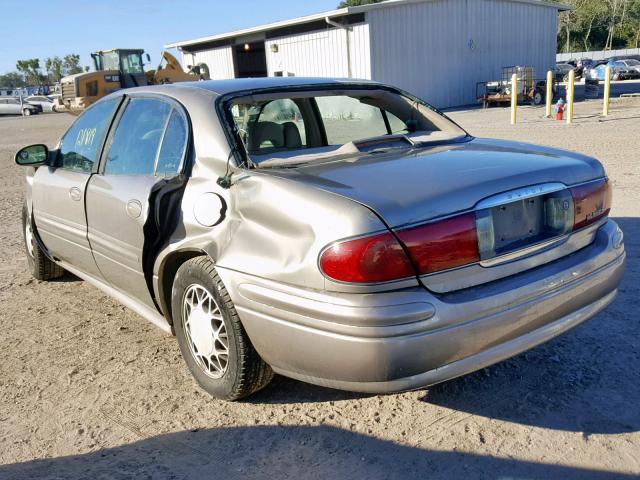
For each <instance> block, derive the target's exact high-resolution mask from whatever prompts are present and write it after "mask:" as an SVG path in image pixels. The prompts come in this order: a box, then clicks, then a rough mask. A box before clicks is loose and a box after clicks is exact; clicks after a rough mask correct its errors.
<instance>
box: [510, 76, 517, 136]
mask: <svg viewBox="0 0 640 480" xmlns="http://www.w3.org/2000/svg"><path fill="white" fill-rule="evenodd" d="M517 109H518V76H517V75H516V74H515V73H514V74H513V75H511V125H515V124H516V120H517V115H516V112H517Z"/></svg>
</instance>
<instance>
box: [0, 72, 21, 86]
mask: <svg viewBox="0 0 640 480" xmlns="http://www.w3.org/2000/svg"><path fill="white" fill-rule="evenodd" d="M24 86H26V83H25V81H24V77H23V76H22V75H20V74H19V73H18V72H9V73H6V74H5V75H0V87H6V88H19V87H24Z"/></svg>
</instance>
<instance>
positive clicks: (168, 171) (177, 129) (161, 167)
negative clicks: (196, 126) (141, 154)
mask: <svg viewBox="0 0 640 480" xmlns="http://www.w3.org/2000/svg"><path fill="white" fill-rule="evenodd" d="M186 146H187V122H186V121H185V119H184V117H183V116H182V115H180V114H179V113H178V112H177V111H176V110H173V112H171V117H170V118H169V123H168V124H167V129H166V131H165V133H164V137H163V138H162V146H161V147H160V154H159V155H158V164H157V166H156V172H155V173H156V175H160V176H171V175H175V174H176V173H178V172H179V171H180V166H181V165H182V158H183V157H184V153H185V149H186Z"/></svg>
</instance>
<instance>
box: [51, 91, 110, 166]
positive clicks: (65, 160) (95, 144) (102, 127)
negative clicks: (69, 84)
mask: <svg viewBox="0 0 640 480" xmlns="http://www.w3.org/2000/svg"><path fill="white" fill-rule="evenodd" d="M119 103H120V98H114V99H112V100H106V101H104V102H100V103H98V104H96V105H94V106H92V107H91V108H89V109H88V110H87V111H86V112H84V113H83V114H82V115H81V116H80V117H79V118H78V119H77V120H76V121H75V123H74V124H73V125H72V126H71V128H70V129H69V130H68V131H67V133H65V135H64V137H62V141H61V146H60V156H59V157H58V158H59V160H58V161H59V164H58V165H59V166H60V167H61V168H64V169H66V170H72V171H75V172H84V173H90V172H91V170H92V169H93V165H94V163H95V162H96V161H97V157H98V155H99V153H100V152H99V151H98V149H99V148H100V145H101V144H102V138H103V137H104V134H105V131H106V129H107V127H108V126H109V122H110V121H111V117H112V116H113V113H114V112H115V110H116V108H117V107H118V104H119Z"/></svg>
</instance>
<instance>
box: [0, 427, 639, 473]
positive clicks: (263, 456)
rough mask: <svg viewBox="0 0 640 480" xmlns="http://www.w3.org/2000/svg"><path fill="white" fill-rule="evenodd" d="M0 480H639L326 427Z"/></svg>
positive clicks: (160, 441)
mask: <svg viewBox="0 0 640 480" xmlns="http://www.w3.org/2000/svg"><path fill="white" fill-rule="evenodd" d="M0 478H3V479H5V478H6V479H9V478H10V479H12V480H26V479H33V478H38V479H61V478H64V479H68V480H73V479H79V478H83V479H84V478H86V479H95V478H109V479H125V478H158V479H165V478H167V479H168V478H174V479H205V478H215V479H224V480H230V479H235V478H242V479H247V478H272V479H278V478H299V479H302V478H304V479H323V480H324V479H343V478H348V479H361V478H362V479H367V480H372V479H407V478H430V479H439V478H442V479H454V478H487V479H494V478H495V479H498V478H500V479H505V478H526V479H528V480H534V479H549V478H562V479H569V480H570V479H580V480H584V479H605V478H606V479H611V478H619V479H625V478H637V477H636V476H635V475H625V474H620V473H617V472H611V471H604V470H593V469H585V468H578V467H569V466H559V465H554V464H550V463H537V462H529V461H522V460H515V459H511V458H509V459H507V458H497V457H493V456H489V455H478V454H471V453H464V452H455V451H454V452H448V451H433V450H427V449H423V448H415V447H408V446H403V445H399V444H397V443H395V442H390V441H385V440H380V439H376V438H372V437H369V436H366V435H362V434H359V433H355V432H351V431H348V430H343V429H340V428H335V427H329V426H318V427H292V426H253V427H231V428H220V429H206V430H198V431H181V432H176V433H170V434H166V435H160V436H156V437H151V438H147V439H144V440H140V441H136V442H134V443H130V444H125V445H121V446H118V447H114V448H104V449H99V450H96V451H93V452H91V453H87V454H83V455H74V456H67V457H58V458H51V459H42V460H33V461H27V462H23V463H15V464H10V465H3V466H0Z"/></svg>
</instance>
